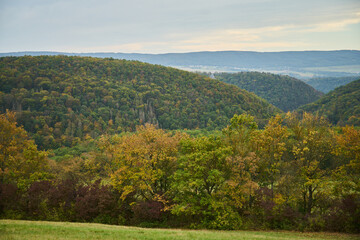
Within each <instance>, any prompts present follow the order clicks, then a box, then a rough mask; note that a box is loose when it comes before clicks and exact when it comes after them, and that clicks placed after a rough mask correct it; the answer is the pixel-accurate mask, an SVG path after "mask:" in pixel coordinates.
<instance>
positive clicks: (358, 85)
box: [300, 79, 360, 126]
mask: <svg viewBox="0 0 360 240" xmlns="http://www.w3.org/2000/svg"><path fill="white" fill-rule="evenodd" d="M300 111H307V112H312V113H316V114H319V115H321V116H324V117H326V118H328V119H329V121H330V122H331V123H332V124H338V125H341V126H343V125H345V124H351V125H357V126H359V125H360V79H359V80H356V81H353V82H351V83H349V84H347V85H345V86H341V87H338V88H336V89H335V90H333V91H331V92H329V93H328V94H326V95H325V96H323V97H322V98H320V99H319V100H318V101H316V102H314V103H311V104H308V105H305V106H302V107H301V108H300Z"/></svg>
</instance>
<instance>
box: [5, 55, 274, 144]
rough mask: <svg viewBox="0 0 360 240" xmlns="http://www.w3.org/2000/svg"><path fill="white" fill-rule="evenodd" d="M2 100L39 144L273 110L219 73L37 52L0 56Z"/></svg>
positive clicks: (207, 124) (211, 125)
mask: <svg viewBox="0 0 360 240" xmlns="http://www.w3.org/2000/svg"><path fill="white" fill-rule="evenodd" d="M0 91H1V92H0V108H1V112H5V110H6V109H10V110H14V111H16V112H17V119H18V122H19V123H20V124H21V125H23V126H24V128H25V130H27V131H28V132H30V133H32V136H33V138H34V139H35V141H36V143H37V144H38V146H39V147H41V148H58V147H59V146H72V145H76V143H77V142H79V141H80V140H81V139H84V138H87V137H91V138H94V137H97V136H99V135H101V134H104V133H109V134H111V133H119V132H122V131H131V130H135V126H136V125H139V124H144V123H152V124H155V125H158V126H159V127H161V128H164V129H185V128H187V129H195V128H207V129H215V128H219V129H220V128H222V127H224V126H226V123H227V122H228V120H229V119H230V118H231V117H232V116H233V115H234V114H241V113H244V112H246V113H249V114H252V115H253V116H255V118H256V120H257V121H258V122H259V123H263V122H265V120H266V119H269V117H271V116H273V115H274V114H275V113H278V112H279V110H278V109H277V108H275V107H274V106H272V105H270V104H268V103H267V102H266V101H264V100H263V99H261V98H259V97H257V96H255V95H254V94H252V93H249V92H247V91H244V90H241V89H239V88H237V87H235V86H231V85H227V84H224V83H222V82H220V81H218V80H213V79H210V78H206V77H203V76H200V75H197V74H194V73H189V72H185V71H181V70H177V69H174V68H168V67H162V66H156V65H151V64H146V63H141V62H136V61H126V60H114V59H98V58H90V57H68V56H38V57H31V56H25V57H4V58H1V59H0Z"/></svg>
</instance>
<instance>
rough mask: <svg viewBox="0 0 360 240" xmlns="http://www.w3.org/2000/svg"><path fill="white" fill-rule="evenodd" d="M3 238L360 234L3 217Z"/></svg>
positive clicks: (336, 236)
mask: <svg viewBox="0 0 360 240" xmlns="http://www.w3.org/2000/svg"><path fill="white" fill-rule="evenodd" d="M0 239H28V240H32V239H36V240H43V239H86V240H91V239H134V240H135V239H138V240H142V239H144V240H145V239H146V240H150V239H181V240H183V239H210V240H211V239H216V240H220V239H233V240H235V239H241V240H250V239H304V240H305V239H314V240H317V239H329V240H330V239H336V240H341V239H360V235H350V234H340V233H307V232H305V233H302V232H287V231H281V232H275V231H208V230H180V229H147V228H138V227H124V226H113V225H104V224H95V223H70V222H45V221H44V222H42V221H22V220H21V221H20V220H0Z"/></svg>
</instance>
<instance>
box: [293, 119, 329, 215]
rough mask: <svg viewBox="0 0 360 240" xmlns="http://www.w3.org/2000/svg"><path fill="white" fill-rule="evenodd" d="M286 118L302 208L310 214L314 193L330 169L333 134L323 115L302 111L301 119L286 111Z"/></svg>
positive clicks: (314, 201)
mask: <svg viewBox="0 0 360 240" xmlns="http://www.w3.org/2000/svg"><path fill="white" fill-rule="evenodd" d="M287 120H288V125H289V128H290V129H291V130H292V134H293V135H292V137H293V139H292V140H293V142H292V154H293V157H294V161H293V166H294V167H295V168H296V169H295V172H296V174H297V175H296V177H297V179H298V183H299V185H300V188H301V193H302V199H303V201H302V202H303V209H304V212H306V213H309V214H310V213H311V211H312V209H313V207H314V206H315V203H316V195H317V193H319V192H321V186H322V184H323V183H324V182H325V180H326V178H327V177H328V176H329V175H330V173H331V171H330V170H331V167H332V160H333V157H334V156H333V154H332V153H333V148H334V139H333V136H334V134H333V132H332V130H331V128H330V127H329V124H328V122H327V121H326V120H325V119H324V118H322V117H319V116H314V115H312V114H309V113H304V114H303V116H302V119H301V120H300V119H299V118H298V117H297V116H296V115H295V114H290V113H289V114H288V115H287Z"/></svg>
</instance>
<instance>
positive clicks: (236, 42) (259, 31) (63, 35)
mask: <svg viewBox="0 0 360 240" xmlns="http://www.w3.org/2000/svg"><path fill="white" fill-rule="evenodd" d="M344 49H350V50H360V0H0V52H18V51H60V52H74V53H81V52H124V53H169V52H171V53H179V52H197V51H227V50H234V51H260V52H271V51H303V50H344Z"/></svg>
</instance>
